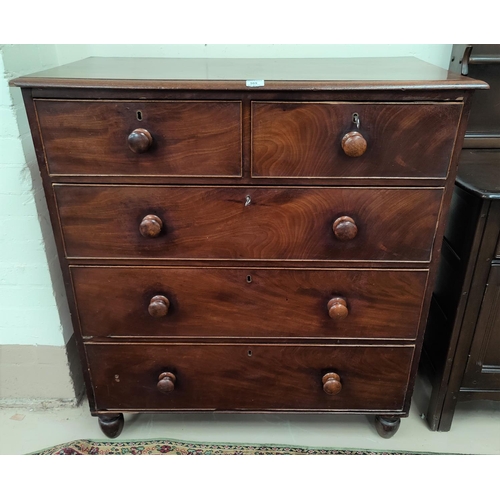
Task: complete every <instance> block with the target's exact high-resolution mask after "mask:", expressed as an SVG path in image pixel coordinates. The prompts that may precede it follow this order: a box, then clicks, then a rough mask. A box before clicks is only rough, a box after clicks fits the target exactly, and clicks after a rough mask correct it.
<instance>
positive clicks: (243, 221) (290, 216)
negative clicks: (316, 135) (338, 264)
mask: <svg viewBox="0 0 500 500" xmlns="http://www.w3.org/2000/svg"><path fill="white" fill-rule="evenodd" d="M54 189H55V193H56V197H57V202H58V206H59V215H60V219H61V223H62V230H63V234H64V240H65V246H66V252H67V256H68V257H69V258H74V257H107V258H113V257H114V258H116V257H120V258H143V259H147V258H164V259H233V260H245V259H249V260H253V259H255V260H289V259H299V260H302V259H303V260H311V261H315V260H317V261H336V260H340V261H342V260H349V261H356V260H387V261H428V260H429V257H430V252H431V249H432V245H433V240H434V232H435V227H436V222H437V218H438V213H439V210H440V204H441V196H442V190H441V189H363V188H359V189H343V188H322V189H316V188H288V189H279V188H269V189H267V188H255V187H252V188H250V187H248V188H222V187H221V188H210V187H205V188H195V187H189V186H185V187H159V186H156V187H137V186H135V187H134V186H132V187H131V186H109V187H107V186H88V185H87V186H84V185H55V186H54ZM247 196H249V197H250V199H251V201H250V202H249V203H248V202H247ZM151 214H153V215H157V216H159V217H160V218H161V219H162V221H163V223H164V233H163V235H160V236H159V237H157V238H153V239H150V238H144V237H143V236H142V235H141V234H140V233H139V230H138V227H139V224H140V222H141V221H142V219H143V217H144V216H145V215H151ZM340 216H350V217H352V218H353V219H354V220H355V221H356V225H357V229H358V232H357V235H356V237H355V238H354V239H353V240H348V241H341V240H338V239H337V238H336V237H335V235H334V233H333V230H332V224H333V222H334V221H335V220H336V219H338V218H339V217H340Z"/></svg>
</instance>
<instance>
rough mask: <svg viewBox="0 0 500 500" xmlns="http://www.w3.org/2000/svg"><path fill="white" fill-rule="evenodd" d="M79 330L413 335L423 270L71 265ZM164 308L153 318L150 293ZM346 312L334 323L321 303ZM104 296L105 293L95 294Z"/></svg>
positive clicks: (102, 333) (91, 333)
mask: <svg viewBox="0 0 500 500" xmlns="http://www.w3.org/2000/svg"><path fill="white" fill-rule="evenodd" d="M71 274H72V278H73V283H74V289H75V293H76V297H77V303H78V315H79V318H80V321H81V325H82V331H83V335H84V336H87V337H134V336H150V337H157V338H158V337H195V338H204V337H207V338H210V337H212V338H213V337H249V338H250V337H253V338H263V339H265V338H267V339H269V338H286V337H299V338H300V337H304V338H306V337H307V338H316V339H317V338H320V339H321V338H340V339H341V338H370V339H376V338H394V339H414V338H415V336H416V332H417V329H418V322H419V317H420V309H421V305H422V299H423V294H424V290H425V283H426V279H427V272H426V271H397V270H396V271H385V270H379V271H376V270H350V269H349V270H302V269H265V268H264V269H255V268H254V269H245V268H243V269H226V268H205V269H195V268H176V267H171V268H159V267H158V268H151V267H136V268H128V267H107V268H101V267H73V266H72V267H71ZM157 295H163V296H166V297H168V299H169V301H170V304H169V309H168V315H167V316H165V317H155V318H153V317H151V316H150V314H149V313H148V307H149V304H150V301H151V299H152V298H153V297H155V296H157ZM339 295H340V296H342V297H344V298H345V301H346V303H347V305H348V307H349V315H348V316H347V317H345V318H344V319H342V320H338V321H336V320H335V319H332V318H331V317H330V316H329V314H328V303H329V301H330V300H331V299H332V298H334V297H337V296H339ZM103 297H106V300H103Z"/></svg>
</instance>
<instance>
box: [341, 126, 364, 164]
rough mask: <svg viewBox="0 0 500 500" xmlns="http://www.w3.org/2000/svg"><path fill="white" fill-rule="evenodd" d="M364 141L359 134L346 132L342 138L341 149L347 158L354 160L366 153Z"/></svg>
mask: <svg viewBox="0 0 500 500" xmlns="http://www.w3.org/2000/svg"><path fill="white" fill-rule="evenodd" d="M366 147H367V144H366V139H365V138H364V137H363V136H362V135H361V134H360V133H359V132H348V133H347V134H346V135H344V137H342V149H343V150H344V153H345V154H346V155H347V156H351V157H353V158H356V157H357V156H361V155H362V154H364V152H365V151H366Z"/></svg>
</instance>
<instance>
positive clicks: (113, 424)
mask: <svg viewBox="0 0 500 500" xmlns="http://www.w3.org/2000/svg"><path fill="white" fill-rule="evenodd" d="M123 424H124V420H123V413H116V414H111V415H100V416H99V427H100V428H101V430H102V432H104V434H106V436H108V437H109V438H115V437H118V436H119V435H120V434H121V432H122V430H123Z"/></svg>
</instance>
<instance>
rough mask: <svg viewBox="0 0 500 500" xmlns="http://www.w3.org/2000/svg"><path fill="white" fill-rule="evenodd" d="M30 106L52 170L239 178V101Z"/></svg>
mask: <svg viewBox="0 0 500 500" xmlns="http://www.w3.org/2000/svg"><path fill="white" fill-rule="evenodd" d="M35 103H36V109H37V114H38V120H39V123H40V129H41V133H42V138H43V142H44V148H45V154H46V158H47V162H48V166H49V172H50V173H51V174H63V175H127V176H152V175H154V176H165V177H171V176H175V177H200V176H202V177H205V176H206V177H210V176H216V177H240V176H241V103H240V102H231V101H229V102H227V101H226V102H224V101H220V102H214V101H189V102H188V101H50V100H37V101H35ZM138 118H140V120H139V119H138ZM137 129H144V130H146V131H147V132H149V134H150V136H151V144H150V145H149V146H148V144H149V138H148V137H147V135H146V134H145V133H140V134H139V133H137V134H136V135H135V136H133V137H132V138H131V139H129V135H130V134H131V133H132V132H133V131H134V130H137ZM131 147H133V148H135V150H136V151H137V152H135V151H133V150H132V149H131ZM141 148H147V149H146V150H145V151H142V149H141ZM139 151H142V152H139Z"/></svg>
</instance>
